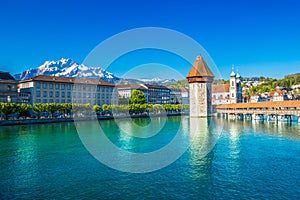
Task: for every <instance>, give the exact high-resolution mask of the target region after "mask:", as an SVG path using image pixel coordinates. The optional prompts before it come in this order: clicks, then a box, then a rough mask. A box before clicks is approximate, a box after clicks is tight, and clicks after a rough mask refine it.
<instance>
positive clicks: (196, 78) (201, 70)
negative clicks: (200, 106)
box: [187, 55, 214, 82]
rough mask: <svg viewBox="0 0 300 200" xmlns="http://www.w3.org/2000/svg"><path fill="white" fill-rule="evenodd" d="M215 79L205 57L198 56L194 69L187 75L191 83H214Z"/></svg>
mask: <svg viewBox="0 0 300 200" xmlns="http://www.w3.org/2000/svg"><path fill="white" fill-rule="evenodd" d="M213 78H214V74H213V73H212V71H211V70H210V68H209V67H208V65H207V64H206V62H205V61H204V59H203V57H202V56H201V55H199V56H197V59H196V61H195V62H194V65H193V67H192V69H191V70H190V72H189V74H188V75H187V79H188V80H189V82H212V81H213Z"/></svg>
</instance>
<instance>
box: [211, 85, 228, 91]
mask: <svg viewBox="0 0 300 200" xmlns="http://www.w3.org/2000/svg"><path fill="white" fill-rule="evenodd" d="M229 88H230V84H214V85H212V93H221V92H229Z"/></svg>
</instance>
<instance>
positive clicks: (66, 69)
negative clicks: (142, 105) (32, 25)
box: [14, 58, 119, 82]
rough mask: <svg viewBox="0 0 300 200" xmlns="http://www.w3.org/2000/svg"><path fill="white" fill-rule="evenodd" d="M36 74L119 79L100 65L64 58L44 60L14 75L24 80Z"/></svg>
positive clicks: (109, 79)
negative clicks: (95, 65) (91, 65)
mask: <svg viewBox="0 0 300 200" xmlns="http://www.w3.org/2000/svg"><path fill="white" fill-rule="evenodd" d="M38 75H44V76H60V77H73V78H87V79H98V80H99V79H101V80H104V81H108V82H115V81H116V80H119V78H118V77H116V76H115V75H114V74H113V73H111V72H108V71H106V70H104V69H102V68H100V67H89V66H86V65H84V64H78V63H76V62H74V61H73V60H71V59H65V58H62V59H61V60H58V61H46V62H45V63H44V64H42V65H41V66H39V67H38V68H35V69H32V68H31V69H28V70H26V71H24V72H22V73H20V74H16V75H15V76H14V77H15V79H17V80H24V79H29V78H32V77H34V76H38Z"/></svg>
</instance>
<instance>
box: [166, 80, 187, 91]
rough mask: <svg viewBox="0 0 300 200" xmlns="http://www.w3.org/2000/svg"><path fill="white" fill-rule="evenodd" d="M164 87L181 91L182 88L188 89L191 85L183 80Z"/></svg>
mask: <svg viewBox="0 0 300 200" xmlns="http://www.w3.org/2000/svg"><path fill="white" fill-rule="evenodd" d="M164 86H166V87H171V88H175V89H180V88H183V87H184V88H188V87H189V83H188V81H187V79H183V80H179V81H175V82H173V83H167V84H164Z"/></svg>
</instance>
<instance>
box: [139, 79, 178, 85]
mask: <svg viewBox="0 0 300 200" xmlns="http://www.w3.org/2000/svg"><path fill="white" fill-rule="evenodd" d="M138 80H139V81H142V82H143V83H147V84H155V85H164V84H168V83H173V82H175V81H176V80H175V79H160V78H152V79H138Z"/></svg>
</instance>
